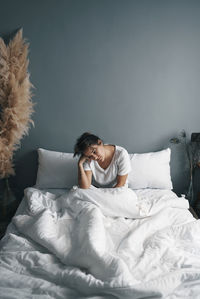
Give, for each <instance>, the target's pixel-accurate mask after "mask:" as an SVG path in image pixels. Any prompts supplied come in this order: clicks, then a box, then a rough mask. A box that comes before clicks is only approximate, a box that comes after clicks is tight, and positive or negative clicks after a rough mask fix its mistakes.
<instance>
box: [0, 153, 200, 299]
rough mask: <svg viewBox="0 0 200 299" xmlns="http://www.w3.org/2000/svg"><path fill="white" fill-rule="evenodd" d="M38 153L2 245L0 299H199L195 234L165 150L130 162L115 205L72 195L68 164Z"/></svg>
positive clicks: (199, 250) (94, 195)
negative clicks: (28, 184) (126, 180)
mask: <svg viewBox="0 0 200 299" xmlns="http://www.w3.org/2000/svg"><path fill="white" fill-rule="evenodd" d="M38 153H39V167H38V175H37V181H36V185H35V186H33V187H30V188H26V189H25V192H24V198H23V200H22V202H21V204H20V206H19V208H18V210H17V212H16V215H15V216H14V217H13V219H12V222H11V223H10V225H9V226H8V229H7V232H6V234H5V236H4V238H3V239H2V240H1V242H0V254H1V258H0V298H42V299H43V298H59V299H61V298H62V299H64V298H69V299H71V298H73V299H74V298H95V299H100V298H105V299H109V298H124V299H125V298H130V299H134V298H166V299H169V298H170V299H173V298H181V299H182V298H200V295H199V294H200V233H199V232H200V224H199V220H197V219H195V218H194V217H193V215H192V214H191V213H190V212H189V210H188V208H189V205H188V201H187V200H186V199H185V198H184V197H178V196H177V195H176V194H175V193H174V192H173V191H172V190H171V189H172V184H171V178H170V172H169V170H170V169H169V163H170V150H169V149H167V150H163V151H160V152H156V153H148V154H134V155H132V156H130V158H131V161H132V163H133V164H132V167H133V166H134V170H135V173H131V174H130V183H129V186H130V188H129V189H128V190H129V191H128V192H127V190H124V189H123V188H121V189H120V188H119V189H120V190H114V191H111V192H115V194H114V196H113V194H112V196H111V195H110V190H107V189H105V190H100V189H98V190H97V189H96V188H94V189H93V188H91V189H90V190H85V191H82V190H80V189H79V188H77V186H75V187H73V188H71V186H74V179H75V176H76V169H75V165H76V163H75V162H74V160H72V157H71V155H70V154H66V153H65V154H63V153H62V154H61V153H56V152H53V151H47V150H44V149H40V150H39V152H38ZM65 163H67V167H68V169H69V174H70V175H69V176H68V178H66V164H65ZM152 169H153V170H154V171H153V175H152ZM141 174H142V175H141ZM64 186H69V187H70V188H66V187H65V188H63V187H64ZM98 197H99V199H98ZM112 198H114V199H112ZM119 199H123V200H119ZM112 200H114V201H112ZM136 207H137V209H136Z"/></svg>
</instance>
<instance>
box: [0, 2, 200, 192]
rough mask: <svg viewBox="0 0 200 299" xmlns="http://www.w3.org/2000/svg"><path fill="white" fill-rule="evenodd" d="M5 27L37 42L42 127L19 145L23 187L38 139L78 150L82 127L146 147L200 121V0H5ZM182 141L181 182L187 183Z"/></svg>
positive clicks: (38, 123) (177, 185)
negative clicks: (20, 30)
mask: <svg viewBox="0 0 200 299" xmlns="http://www.w3.org/2000/svg"><path fill="white" fill-rule="evenodd" d="M0 3H1V18H0V35H1V36H2V37H3V38H5V40H8V39H9V38H10V37H12V36H13V34H14V33H15V32H16V30H17V29H18V28H20V27H23V29H24V36H25V37H26V38H27V39H28V40H29V42H30V55H29V58H30V65H29V70H30V73H31V81H32V83H33V84H34V86H35V90H34V94H35V96H34V98H33V100H34V102H35V103H36V106H35V114H34V116H33V119H34V121H35V127H34V128H32V129H31V130H30V133H29V136H27V137H25V138H24V139H23V140H22V144H21V149H20V150H18V152H17V153H16V155H15V163H16V176H15V177H14V178H13V184H14V185H15V186H16V187H17V188H18V189H19V190H23V188H24V187H27V186H30V185H33V184H34V183H35V178H36V171H37V154H36V150H37V148H38V147H43V148H46V149H51V150H57V151H67V152H71V151H72V150H73V145H74V142H75V140H76V138H77V137H78V136H79V135H80V134H81V133H82V132H84V131H92V132H94V133H96V134H97V135H100V136H101V137H102V138H103V140H104V141H106V142H109V143H115V144H118V145H122V146H124V147H126V148H127V150H128V151H129V152H139V153H142V152H148V151H156V150H160V149H163V148H165V147H167V146H169V142H168V141H169V139H170V138H171V137H173V136H174V135H176V134H178V133H179V132H180V131H181V130H182V129H185V130H186V132H187V133H188V136H189V135H190V134H191V132H195V131H197V132H198V131H199V130H200V126H199V111H200V101H199V95H200V1H197V0H196V1H195V0H187V1H185V0H179V1H177V0H168V1H166V0H137V1H134V0H77V1H76V0H73V1H67V0H57V1H56V0H43V1H39V0H34V1H33V0H32V1H30V0H29V1H27V0H18V1H15V0H12V1H11V0H7V1H1V2H0ZM182 158H183V153H182V150H181V146H173V148H172V176H173V182H174V189H175V191H177V192H184V191H185V188H186V187H187V173H186V167H185V163H184V162H183V159H182Z"/></svg>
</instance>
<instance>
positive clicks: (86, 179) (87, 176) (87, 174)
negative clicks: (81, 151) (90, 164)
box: [78, 156, 92, 189]
mask: <svg viewBox="0 0 200 299" xmlns="http://www.w3.org/2000/svg"><path fill="white" fill-rule="evenodd" d="M86 160H87V158H86V157H84V156H81V157H80V159H79V162H78V185H79V187H80V188H82V189H88V188H90V186H91V182H92V171H91V170H84V168H83V163H84V162H85V161H86Z"/></svg>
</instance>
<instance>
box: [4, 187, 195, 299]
mask: <svg viewBox="0 0 200 299" xmlns="http://www.w3.org/2000/svg"><path fill="white" fill-rule="evenodd" d="M66 191H67V190H66V189H65V190H64V189H48V190H45V192H50V193H53V194H56V195H61V194H63V193H65V192H66ZM161 192H163V193H166V195H171V196H172V197H173V196H175V194H174V193H173V192H172V191H166V190H165V191H164V190H162V191H161ZM159 194H160V191H159V190H137V195H138V197H139V198H141V199H142V200H145V199H146V200H147V201H148V200H150V201H151V200H152V198H155V196H159ZM180 200H181V199H180ZM26 208H27V206H26V201H25V199H23V200H22V202H21V204H20V206H19V208H18V210H17V212H16V215H23V214H24V215H26V213H27V210H26ZM169 215H170V214H169ZM70 221H71V220H70V219H67V220H64V222H63V226H64V225H67V226H70ZM171 221H172V225H173V226H181V225H184V224H186V223H191V224H192V223H196V220H195V219H194V217H193V216H192V215H191V213H190V212H189V211H188V210H187V209H173V213H172V219H171ZM143 222H144V221H143V220H141V219H140V220H132V219H124V218H117V219H114V218H112V219H109V221H108V222H107V230H108V231H109V232H110V234H111V235H112V241H114V244H115V246H116V247H119V246H120V244H121V243H122V239H123V238H122V236H126V235H128V234H130V232H131V231H133V230H135V231H136V232H137V229H138V232H137V233H136V235H135V237H137V234H142V233H145V229H146V228H145V225H143ZM139 228H141V229H139ZM158 230H159V228H158ZM188 246H191V244H188ZM188 248H189V247H188ZM191 248H192V249H193V250H196V251H197V250H199V252H200V248H193V247H191ZM0 249H1V251H0V254H1V259H0V298H2V299H6V298H13V299H14V298H20V299H21V298H42V299H43V298H56V299H57V298H58V299H64V298H69V299H72V298H73V299H75V298H80V299H81V298H93V299H100V298H105V299H111V298H131V299H133V298H158V296H157V294H156V296H155V297H154V296H153V295H152V293H151V292H149V297H148V286H147V292H146V294H145V295H144V297H137V294H135V293H134V294H133V296H132V297H130V294H128V295H126V290H125V289H124V292H123V291H120V292H119V295H115V296H114V295H111V294H103V295H102V294H96V295H95V296H94V295H93V296H89V295H83V294H81V293H79V292H78V284H77V282H74V285H75V286H76V285H77V288H76V290H75V289H72V288H70V287H69V286H68V282H67V281H66V282H65V283H63V281H61V280H59V279H60V278H58V279H55V276H54V275H53V272H54V268H56V269H57V268H59V269H60V270H63V268H65V267H66V266H64V265H63V264H62V263H61V262H60V261H59V260H58V258H56V257H55V256H54V255H53V254H52V253H50V252H49V251H48V250H47V249H45V248H44V247H43V246H40V245H38V244H37V243H36V242H34V241H33V240H31V239H30V238H27V237H25V236H23V235H22V234H20V233H19V232H18V230H17V229H16V227H15V225H14V224H13V223H11V224H10V225H9V226H8V229H7V232H6V235H5V236H4V238H3V239H2V240H1V243H0ZM138 250H140V248H139V249H138ZM156 250H158V249H156V248H155V252H156ZM188 250H189V249H188ZM199 256H200V255H199ZM127 258H128V256H127ZM163 265H164V266H165V264H164V263H163ZM199 266H200V264H199V263H197V261H196V260H194V264H193V265H192V264H190V265H188V267H189V268H190V271H191V272H192V271H193V272H194V274H195V275H196V279H193V280H190V279H188V280H186V281H184V282H183V283H182V285H180V287H177V289H176V292H175V293H174V294H173V295H170V297H166V298H167V299H169V298H170V299H172V298H181V299H183V298H196V299H197V298H200V296H199V295H198V294H200V268H199ZM74 269H75V268H74ZM74 269H73V268H72V269H71V270H72V271H74ZM75 270H76V269H75ZM195 271H196V272H195ZM147 272H148V271H147ZM150 273H151V272H150ZM185 275H188V272H187V273H186V274H185ZM195 275H193V277H195ZM144 279H145V280H146V281H148V280H151V277H148V274H147V275H146V277H145V278H144ZM172 279H173V278H172ZM70 285H71V284H70ZM190 290H191V291H190ZM122 294H123V295H122ZM183 296H184V297H183ZM187 296H188V297H187ZM189 296H190V297H189ZM198 296H199V297H198ZM160 298H163V297H162V295H161V297H160Z"/></svg>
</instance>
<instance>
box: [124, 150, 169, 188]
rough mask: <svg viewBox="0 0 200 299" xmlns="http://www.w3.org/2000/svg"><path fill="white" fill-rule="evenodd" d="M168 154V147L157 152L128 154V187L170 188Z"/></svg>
mask: <svg viewBox="0 0 200 299" xmlns="http://www.w3.org/2000/svg"><path fill="white" fill-rule="evenodd" d="M170 155H171V150H170V148H167V149H165V150H162V151H159V152H152V153H145V154H130V160H131V167H132V170H131V172H130V173H129V175H128V182H129V187H130V188H132V189H143V188H152V189H168V190H171V189H172V188H173V186H172V181H171V175H170V164H169V163H170Z"/></svg>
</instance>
